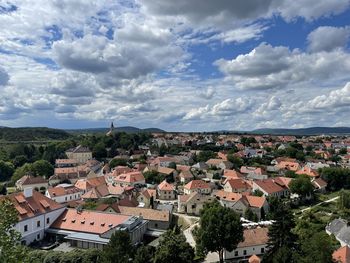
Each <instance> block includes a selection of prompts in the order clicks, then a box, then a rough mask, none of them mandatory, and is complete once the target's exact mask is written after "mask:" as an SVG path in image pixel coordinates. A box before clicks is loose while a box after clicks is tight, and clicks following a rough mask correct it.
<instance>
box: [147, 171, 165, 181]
mask: <svg viewBox="0 0 350 263" xmlns="http://www.w3.org/2000/svg"><path fill="white" fill-rule="evenodd" d="M143 176H144V177H145V181H146V183H148V184H159V183H161V182H162V181H164V179H165V176H164V175H162V174H160V173H158V172H157V171H147V172H144V173H143Z"/></svg>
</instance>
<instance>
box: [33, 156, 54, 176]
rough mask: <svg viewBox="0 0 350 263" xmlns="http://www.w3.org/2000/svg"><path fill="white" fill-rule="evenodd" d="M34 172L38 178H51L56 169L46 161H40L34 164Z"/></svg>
mask: <svg viewBox="0 0 350 263" xmlns="http://www.w3.org/2000/svg"><path fill="white" fill-rule="evenodd" d="M33 170H34V173H35V175H36V176H43V177H44V178H49V177H50V176H51V175H53V173H54V167H53V165H52V164H51V163H49V162H48V161H46V160H38V161H36V162H34V163H33Z"/></svg>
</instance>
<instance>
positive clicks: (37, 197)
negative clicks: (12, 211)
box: [0, 190, 63, 220]
mask: <svg viewBox="0 0 350 263" xmlns="http://www.w3.org/2000/svg"><path fill="white" fill-rule="evenodd" d="M6 199H8V200H10V201H11V202H12V203H13V205H14V206H15V208H16V210H17V211H18V213H19V215H18V216H19V220H24V219H27V218H31V217H35V216H37V215H40V214H44V213H48V212H51V211H53V210H56V209H59V208H62V207H63V206H62V205H61V204H59V203H56V202H55V201H54V200H52V199H50V198H48V197H46V196H44V195H42V194H41V193H39V192H37V191H35V190H33V195H32V196H31V197H25V196H24V194H23V192H20V193H13V194H10V195H6V196H1V197H0V202H2V201H4V200H6Z"/></svg>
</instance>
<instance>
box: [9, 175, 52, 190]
mask: <svg viewBox="0 0 350 263" xmlns="http://www.w3.org/2000/svg"><path fill="white" fill-rule="evenodd" d="M29 187H31V188H33V189H34V190H36V191H40V192H45V191H46V189H47V188H48V187H49V183H48V181H47V180H45V179H44V178H43V177H41V176H36V177H34V176H31V175H25V176H22V177H21V178H20V179H18V180H17V182H16V188H17V190H19V191H23V190H24V188H29Z"/></svg>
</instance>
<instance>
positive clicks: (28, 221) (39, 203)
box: [0, 187, 65, 245]
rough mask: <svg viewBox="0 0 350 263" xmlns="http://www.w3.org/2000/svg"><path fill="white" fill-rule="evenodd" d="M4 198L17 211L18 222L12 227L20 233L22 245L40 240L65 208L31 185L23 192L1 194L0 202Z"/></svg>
mask: <svg viewBox="0 0 350 263" xmlns="http://www.w3.org/2000/svg"><path fill="white" fill-rule="evenodd" d="M4 200H9V201H10V202H11V203H12V204H13V205H14V207H15V209H16V210H17V212H18V223H17V224H16V225H15V226H14V228H15V229H16V230H17V231H18V232H19V233H20V234H21V244H22V245H29V244H30V243H32V242H34V241H39V240H42V239H43V238H44V234H45V231H46V230H47V229H48V228H49V227H50V226H51V224H52V223H53V222H54V221H55V220H56V219H57V218H58V217H59V216H60V215H61V214H62V213H63V212H64V210H65V207H64V206H63V205H61V204H59V203H57V202H55V201H54V200H51V199H50V198H48V197H46V196H44V195H43V194H41V193H39V192H37V191H34V190H33V188H31V187H28V188H25V189H24V191H23V192H19V193H13V194H10V195H7V196H1V197H0V202H3V201H4Z"/></svg>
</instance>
